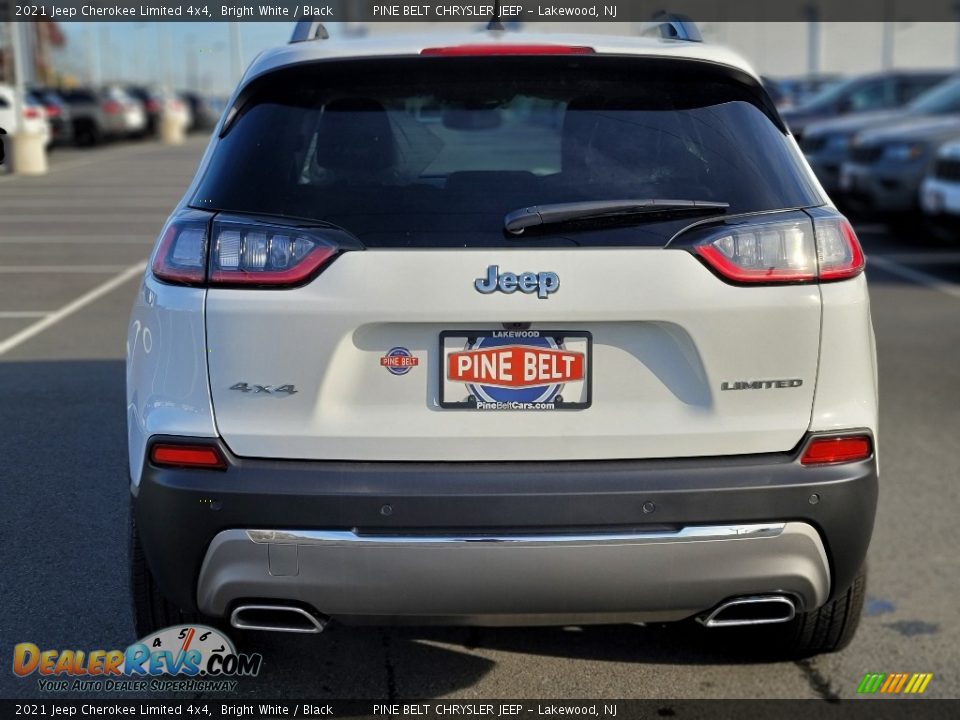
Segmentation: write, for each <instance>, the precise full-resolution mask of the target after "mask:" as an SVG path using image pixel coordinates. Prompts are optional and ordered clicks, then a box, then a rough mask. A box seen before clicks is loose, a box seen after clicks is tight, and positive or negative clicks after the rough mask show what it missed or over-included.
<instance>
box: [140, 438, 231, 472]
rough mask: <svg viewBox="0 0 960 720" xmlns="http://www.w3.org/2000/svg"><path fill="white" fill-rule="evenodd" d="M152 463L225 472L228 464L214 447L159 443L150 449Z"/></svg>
mask: <svg viewBox="0 0 960 720" xmlns="http://www.w3.org/2000/svg"><path fill="white" fill-rule="evenodd" d="M150 462H152V463H153V464H154V465H160V466H163V467H187V468H206V469H208V470H224V469H226V467H227V462H226V460H224V458H223V455H222V454H221V453H220V450H218V449H217V447H216V446H214V445H179V444H167V443H158V444H156V445H154V446H153V447H152V448H151V449H150Z"/></svg>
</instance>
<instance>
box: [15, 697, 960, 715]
mask: <svg viewBox="0 0 960 720" xmlns="http://www.w3.org/2000/svg"><path fill="white" fill-rule="evenodd" d="M21 717H22V718H66V717H83V718H89V717H96V718H116V717H129V718H158V717H161V718H162V717H184V718H213V719H217V718H256V719H257V720H267V719H271V720H272V719H273V718H304V719H305V720H321V719H322V718H337V717H339V718H398V719H399V718H402V719H403V720H410V719H412V718H415V719H417V720H449V719H450V718H460V719H462V718H471V719H473V718H482V720H517V719H519V718H527V719H528V720H534V719H536V720H559V719H560V718H569V717H573V718H607V719H608V720H609V719H614V718H615V719H616V720H647V719H650V720H661V719H662V718H672V719H674V720H700V719H701V718H702V719H704V720H707V719H709V720H715V719H721V720H722V719H723V718H731V719H732V718H736V719H737V720H744V719H745V718H747V719H752V718H770V719H771V720H792V719H793V718H797V719H798V720H799V719H800V718H803V720H901V719H902V720H907V718H910V719H915V718H918V719H921V720H923V719H926V718H957V717H960V700H935V699H926V700H925V699H919V698H918V699H911V700H907V699H902V698H901V699H894V698H890V699H867V698H863V699H853V700H823V701H821V700H468V701H465V700H439V701H438V700H405V701H402V702H401V701H395V700H386V701H367V700H296V701H290V700H274V701H249V702H245V701H242V700H207V699H202V700H198V699H191V700H39V701H30V700H23V701H19V700H0V718H4V719H6V718H21Z"/></svg>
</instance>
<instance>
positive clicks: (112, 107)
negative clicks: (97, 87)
mask: <svg viewBox="0 0 960 720" xmlns="http://www.w3.org/2000/svg"><path fill="white" fill-rule="evenodd" d="M121 110H123V105H121V104H120V103H118V102H117V101H116V100H107V101H106V102H105V103H104V104H103V111H104V112H105V113H107V115H116V114H117V113H118V112H120V111H121Z"/></svg>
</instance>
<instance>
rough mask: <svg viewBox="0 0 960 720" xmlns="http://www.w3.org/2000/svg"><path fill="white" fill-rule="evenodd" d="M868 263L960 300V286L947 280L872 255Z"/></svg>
mask: <svg viewBox="0 0 960 720" xmlns="http://www.w3.org/2000/svg"><path fill="white" fill-rule="evenodd" d="M867 262H868V264H869V265H876V266H877V267H879V268H880V269H881V270H885V271H886V272H888V273H890V274H891V275H898V276H900V277H902V278H904V279H905V280H910V281H911V282H915V283H917V284H918V285H923V286H924V287H928V288H930V289H931V290H939V291H940V292H942V293H946V294H947V295H950V296H951V297H955V298H958V299H960V285H957V284H955V283H952V282H947V281H946V280H941V279H940V278H938V277H936V276H934V275H931V274H930V273H925V272H923V271H922V270H914V269H913V268H911V267H906V266H905V265H901V264H900V263H898V262H894V261H893V260H889V259H888V258H886V257H882V256H879V255H871V256H870V259H869V260H868V261H867Z"/></svg>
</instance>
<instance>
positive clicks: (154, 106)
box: [146, 100, 162, 113]
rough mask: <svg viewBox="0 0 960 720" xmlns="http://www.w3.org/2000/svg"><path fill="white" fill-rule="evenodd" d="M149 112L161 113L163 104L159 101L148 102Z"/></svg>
mask: <svg viewBox="0 0 960 720" xmlns="http://www.w3.org/2000/svg"><path fill="white" fill-rule="evenodd" d="M146 107H147V112H152V113H156V112H160V109H161V107H162V106H161V104H160V101H159V100H147V106H146Z"/></svg>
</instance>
